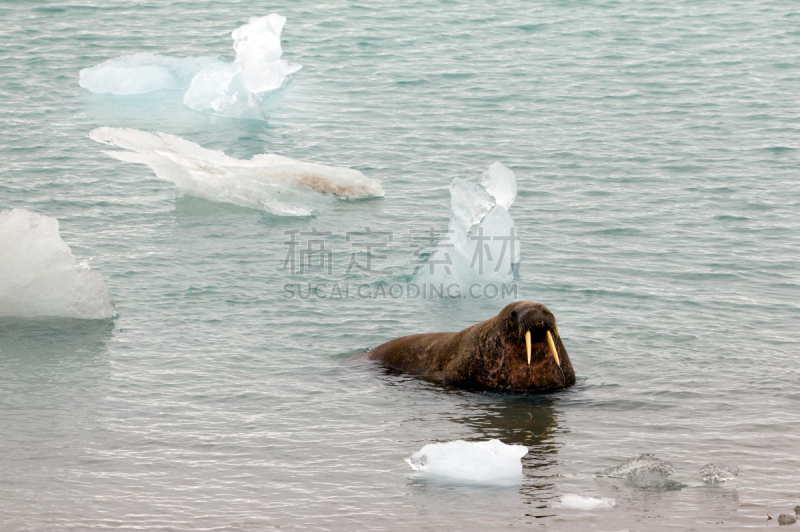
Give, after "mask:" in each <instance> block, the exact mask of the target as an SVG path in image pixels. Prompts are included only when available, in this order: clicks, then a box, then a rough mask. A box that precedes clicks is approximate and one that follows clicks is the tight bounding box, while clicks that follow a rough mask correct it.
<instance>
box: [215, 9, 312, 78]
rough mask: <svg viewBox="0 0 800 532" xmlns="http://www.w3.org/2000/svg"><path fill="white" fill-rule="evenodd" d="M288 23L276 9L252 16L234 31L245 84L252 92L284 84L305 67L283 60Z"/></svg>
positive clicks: (232, 35) (234, 41)
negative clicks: (274, 11)
mask: <svg viewBox="0 0 800 532" xmlns="http://www.w3.org/2000/svg"><path fill="white" fill-rule="evenodd" d="M285 24H286V17H282V16H280V15H278V14H276V13H272V14H271V15H267V16H266V17H261V18H258V17H251V18H250V21H249V22H248V23H247V24H245V25H244V26H241V27H239V28H237V29H236V30H234V32H233V33H232V34H231V37H233V49H234V50H236V61H235V63H239V64H240V65H241V69H242V85H244V88H245V89H247V90H248V91H249V92H250V93H252V94H258V93H263V92H268V91H271V90H275V89H277V88H280V86H281V85H282V84H283V81H284V80H285V79H286V77H287V76H289V75H290V74H292V73H294V72H297V71H298V70H300V69H301V68H302V67H301V66H300V65H295V64H291V63H289V62H288V61H283V60H281V56H282V55H283V49H282V48H281V32H282V31H283V26H284V25H285Z"/></svg>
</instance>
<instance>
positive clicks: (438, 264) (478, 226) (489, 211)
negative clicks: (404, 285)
mask: <svg viewBox="0 0 800 532" xmlns="http://www.w3.org/2000/svg"><path fill="white" fill-rule="evenodd" d="M516 195H517V180H516V177H515V176H514V172H512V171H511V170H509V169H508V168H506V167H505V166H503V165H502V164H500V163H497V162H496V163H494V164H492V166H490V167H489V170H487V171H486V172H484V174H483V177H482V178H481V181H480V183H479V184H477V185H476V184H473V183H469V182H468V181H465V180H463V179H460V178H458V177H457V178H455V179H453V181H452V183H450V205H451V209H452V213H451V217H450V225H449V226H448V228H447V233H446V234H445V235H443V236H442V239H441V241H440V242H439V243H438V244H437V245H436V246H435V247H434V248H433V249H432V250H431V252H430V255H429V257H428V262H427V264H425V265H423V266H422V268H421V270H420V271H419V273H418V275H417V281H418V282H424V283H433V284H442V285H444V286H448V285H450V284H451V283H455V284H458V285H460V286H461V288H462V290H463V289H465V288H466V286H467V285H468V284H469V283H471V282H483V283H489V282H508V281H510V280H511V279H512V278H513V265H514V264H517V263H519V261H520V253H519V251H520V250H519V237H518V235H517V232H516V227H515V225H514V220H513V219H512V218H511V216H510V215H509V213H508V208H509V207H510V206H511V204H512V203H513V202H514V199H515V198H516Z"/></svg>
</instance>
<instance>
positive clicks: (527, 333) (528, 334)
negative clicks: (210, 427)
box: [525, 331, 531, 366]
mask: <svg viewBox="0 0 800 532" xmlns="http://www.w3.org/2000/svg"><path fill="white" fill-rule="evenodd" d="M525 347H527V348H528V365H529V366H530V365H531V332H530V331H525Z"/></svg>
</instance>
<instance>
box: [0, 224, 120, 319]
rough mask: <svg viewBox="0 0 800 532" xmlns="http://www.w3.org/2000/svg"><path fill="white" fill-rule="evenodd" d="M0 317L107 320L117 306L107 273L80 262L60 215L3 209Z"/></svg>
mask: <svg viewBox="0 0 800 532" xmlns="http://www.w3.org/2000/svg"><path fill="white" fill-rule="evenodd" d="M0 316H16V317H23V318H29V317H39V316H52V317H65V318H81V319H105V318H111V317H113V316H114V305H113V303H112V302H111V291H109V289H108V287H107V286H106V284H105V282H104V281H103V275H102V274H101V273H100V272H96V271H91V270H90V269H89V264H88V262H81V263H79V262H78V259H77V258H76V257H75V255H73V254H72V251H71V250H70V249H69V246H67V244H65V243H64V241H63V240H62V239H61V236H60V235H59V234H58V220H56V219H55V218H50V217H49V216H42V215H39V214H35V213H32V212H29V211H26V210H23V209H13V210H10V211H2V212H0Z"/></svg>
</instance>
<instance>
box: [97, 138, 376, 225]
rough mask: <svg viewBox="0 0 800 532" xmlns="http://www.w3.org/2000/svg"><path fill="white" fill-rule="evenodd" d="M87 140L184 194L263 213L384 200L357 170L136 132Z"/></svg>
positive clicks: (372, 182)
mask: <svg viewBox="0 0 800 532" xmlns="http://www.w3.org/2000/svg"><path fill="white" fill-rule="evenodd" d="M89 137H90V138H91V139H93V140H96V141H97V142H102V143H104V144H108V145H111V146H115V147H118V148H124V149H125V150H128V151H106V152H105V153H107V154H108V155H110V156H111V157H114V158H116V159H119V160H121V161H127V162H132V163H142V164H146V165H148V166H149V167H150V168H152V169H153V171H154V172H155V173H156V175H157V176H158V177H160V178H162V179H166V180H168V181H172V182H173V183H175V185H176V186H177V187H178V192H179V193H180V194H186V195H190V196H196V197H199V198H203V199H206V200H209V201H218V202H225V203H231V204H234V205H239V206H241V207H250V208H255V209H262V210H265V211H267V212H270V213H272V214H274V215H276V216H312V215H314V214H315V212H316V211H315V210H314V208H313V207H312V206H310V205H309V204H315V205H322V204H324V203H323V202H322V201H320V200H321V199H322V198H324V196H323V195H327V196H330V197H335V198H342V199H360V198H372V197H380V196H383V188H381V185H380V183H378V181H376V180H375V179H371V178H368V177H367V176H365V175H364V174H362V173H361V172H359V171H358V170H353V169H350V168H340V167H334V166H324V165H321V164H314V163H304V162H301V161H296V160H294V159H290V158H289V157H282V156H280V155H274V154H259V155H255V156H253V158H252V159H250V160H247V161H243V160H239V159H235V158H233V157H228V156H227V155H225V154H224V153H222V152H220V151H215V150H209V149H206V148H203V147H202V146H200V145H198V144H195V143H194V142H191V141H188V140H186V139H183V138H181V137H178V136H175V135H168V134H166V133H158V134H153V133H147V132H145V131H139V130H137V129H120V128H112V127H100V128H97V129H94V130H92V131H91V132H90V133H89Z"/></svg>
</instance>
